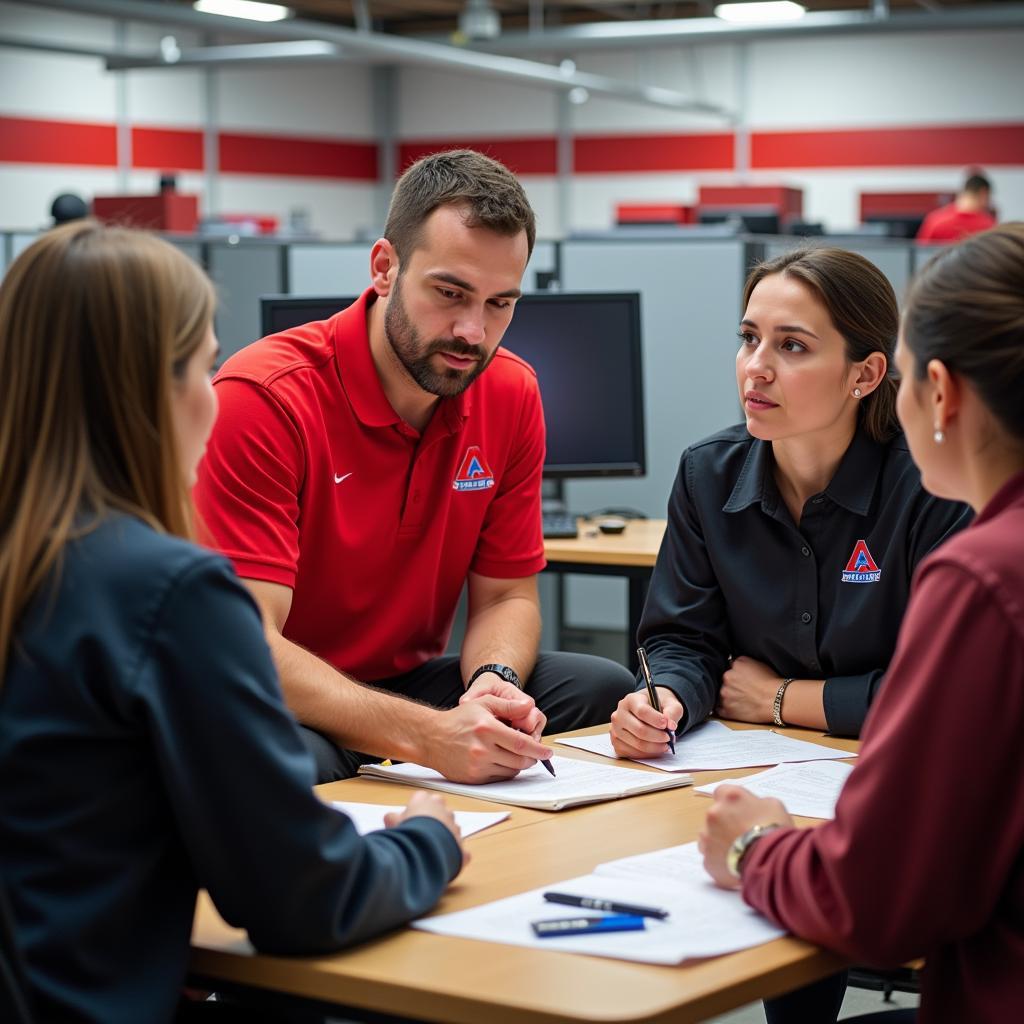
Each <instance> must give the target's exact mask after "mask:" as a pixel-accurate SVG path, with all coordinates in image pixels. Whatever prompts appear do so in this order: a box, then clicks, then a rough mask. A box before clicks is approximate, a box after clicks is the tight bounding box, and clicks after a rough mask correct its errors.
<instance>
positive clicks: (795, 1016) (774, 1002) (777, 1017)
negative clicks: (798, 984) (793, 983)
mask: <svg viewBox="0 0 1024 1024" xmlns="http://www.w3.org/2000/svg"><path fill="white" fill-rule="evenodd" d="M845 995H846V971H840V972H839V973H838V974H832V975H829V977H827V978H822V979H821V980H820V981H815V982H812V983H811V984H810V985H804V987H803V988H798V989H794V990H793V991H792V992H787V993H786V994H785V995H782V996H777V997H776V998H775V999H766V1000H765V1001H764V1015H765V1019H766V1020H767V1021H768V1024H835V1021H836V1020H837V1019H838V1017H839V1011H840V1009H842V1006H843V996H845Z"/></svg>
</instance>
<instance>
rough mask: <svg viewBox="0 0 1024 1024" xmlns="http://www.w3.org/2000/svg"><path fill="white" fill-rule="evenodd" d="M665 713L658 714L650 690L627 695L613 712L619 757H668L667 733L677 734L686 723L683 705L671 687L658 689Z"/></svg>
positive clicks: (613, 738) (614, 745) (659, 712)
mask: <svg viewBox="0 0 1024 1024" xmlns="http://www.w3.org/2000/svg"><path fill="white" fill-rule="evenodd" d="M654 690H655V692H656V693H657V694H658V702H659V703H660V704H661V711H655V710H654V708H652V707H651V702H650V701H649V700H648V699H647V691H646V690H637V691H636V692H635V693H630V694H627V695H626V696H625V697H623V698H622V700H620V701H619V706H618V707H617V708H616V709H615V710H614V711H613V712H612V746H613V747H614V748H615V753H616V754H618V755H619V757H633V758H649V757H661V756H662V755H663V754H667V753H668V736H667V735H666V733H665V730H666V729H671V730H672V732H675V731H676V729H678V728H679V723H680V722H681V721H682V720H683V715H684V713H685V712H684V711H683V705H682V704H680V703H679V698H678V697H677V696H676V695H675V694H674V693H673V692H672V691H671V690H670V689H668V688H667V687H665V686H656V687H655V688H654Z"/></svg>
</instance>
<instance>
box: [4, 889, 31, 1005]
mask: <svg viewBox="0 0 1024 1024" xmlns="http://www.w3.org/2000/svg"><path fill="white" fill-rule="evenodd" d="M0 1020H3V1021H9V1022H10V1024H32V1013H31V1011H30V1009H29V998H28V983H27V981H26V980H25V968H24V965H23V963H22V960H21V954H20V953H19V951H18V947H17V946H16V945H15V943H14V915H13V914H12V913H11V908H10V905H9V904H8V902H7V891H6V890H5V889H4V885H3V880H2V879H0Z"/></svg>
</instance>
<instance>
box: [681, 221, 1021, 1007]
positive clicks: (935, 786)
mask: <svg viewBox="0 0 1024 1024" xmlns="http://www.w3.org/2000/svg"><path fill="white" fill-rule="evenodd" d="M896 363H897V366H898V368H899V369H900V371H901V373H902V377H903V380H902V383H901V385H900V394H899V399H898V402H897V409H898V412H899V416H900V420H901V421H902V424H903V427H904V430H905V432H906V436H907V440H908V442H909V444H910V449H911V452H912V454H913V456H914V460H915V461H916V462H917V464H918V466H919V467H920V469H921V473H922V480H923V483H924V485H925V486H926V487H927V488H928V489H929V490H930V491H931V492H933V493H934V494H937V495H940V496H942V497H945V498H955V499H958V500H962V501H966V502H969V503H970V504H971V505H972V506H973V508H974V509H975V510H976V511H977V513H978V516H977V518H976V519H975V521H974V523H973V525H971V526H970V527H969V528H968V529H967V530H965V531H964V532H962V533H960V534H958V535H957V536H955V537H953V538H952V539H951V540H949V541H947V542H946V543H945V544H944V545H943V546H942V547H940V548H939V549H938V550H937V551H936V552H935V553H934V554H932V555H931V556H929V558H927V559H926V560H925V561H924V562H923V563H922V564H921V566H920V568H919V569H918V572H917V575H916V578H915V581H914V588H913V593H912V596H911V600H910V604H909V606H908V608H907V613H906V617H905V618H904V621H903V627H902V629H901V632H900V638H899V642H898V644H897V648H896V653H895V654H894V655H893V660H892V663H891V665H890V668H889V674H888V683H887V685H886V686H885V687H884V688H883V690H882V692H881V695H880V696H879V698H878V700H877V701H876V702H875V704H874V706H873V707H872V709H871V712H870V714H869V716H868V719H867V723H866V725H865V729H864V733H863V737H864V743H863V747H862V750H861V756H860V757H859V758H858V763H857V767H856V769H855V771H854V772H853V774H852V775H851V777H850V779H849V781H848V782H847V784H846V786H845V788H844V790H843V793H842V796H841V798H840V800H839V804H838V806H837V808H836V816H835V820H833V821H831V822H828V823H826V824H824V825H822V826H820V827H819V828H815V829H808V830H795V829H794V828H793V827H792V824H793V823H792V820H791V819H790V817H789V815H788V814H787V813H786V811H785V809H784V807H783V806H782V804H781V803H779V802H778V801H776V800H762V799H757V798H755V797H754V796H752V795H751V794H750V793H749V792H747V791H746V790H745V789H742V788H740V787H737V786H721V787H720V788H719V789H718V790H717V791H716V793H715V800H714V804H713V805H712V807H711V810H710V811H709V812H708V817H707V823H706V827H705V831H704V833H703V834H702V836H701V849H702V851H703V853H704V862H705V865H706V867H707V870H708V871H709V873H710V874H711V875H712V877H713V878H714V879H715V881H716V882H717V883H718V884H719V885H722V886H725V887H729V888H741V889H742V893H743V898H744V899H745V900H746V901H747V903H749V904H750V905H751V906H752V907H754V908H756V909H757V910H760V911H761V912H762V913H764V914H766V915H767V916H768V917H770V918H772V919H773V920H774V921H777V922H778V923H779V924H781V925H783V926H784V927H786V928H788V929H790V931H792V932H793V933H794V934H796V935H799V936H801V937H803V938H806V939H809V940H811V941H813V942H817V943H820V944H821V945H823V946H827V947H829V948H830V949H833V950H836V951H837V952H839V953H841V954H843V955H845V956H848V957H849V958H850V959H852V960H858V961H861V962H867V963H871V964H878V965H885V966H892V965H895V964H900V963H903V962H906V961H907V960H910V959H912V958H914V957H918V956H924V957H925V960H926V965H925V969H924V975H923V987H922V999H921V1007H920V1011H919V1016H918V1018H917V1019H918V1020H919V1021H920V1022H921V1024H929V1022H936V1021H957V1022H966V1021H970V1022H971V1024H988V1022H993V1024H994V1022H997V1021H998V1022H1000V1024H1003V1022H1006V1021H1010V1020H1020V1019H1024V1016H1022V1015H1024V741H1022V735H1024V400H1022V398H1021V395H1022V392H1024V224H1007V225H1004V226H1002V227H1000V228H996V229H994V230H992V231H989V232H986V233H984V234H981V235H976V236H974V237H973V238H970V239H968V240H966V241H964V242H962V243H961V244H960V245H958V246H956V247H955V248H953V249H950V250H947V251H946V252H943V253H941V254H940V255H939V256H937V257H936V258H935V259H934V260H933V261H932V262H931V263H929V264H928V265H927V267H926V268H925V269H924V271H923V272H922V273H921V275H920V277H919V278H918V280H917V282H916V283H915V285H914V287H913V289H912V291H911V293H910V296H909V298H908V301H907V308H906V311H905V313H904V318H903V325H902V334H901V339H900V344H899V346H898V348H897V352H896ZM878 1016H879V1019H882V1018H883V1017H884V1019H885V1020H886V1021H895V1020H897V1019H904V1017H905V1018H906V1019H914V1018H913V1013H912V1011H910V1012H908V1011H896V1012H894V1013H891V1014H885V1015H878Z"/></svg>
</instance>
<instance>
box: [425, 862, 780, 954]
mask: <svg viewBox="0 0 1024 1024" xmlns="http://www.w3.org/2000/svg"><path fill="white" fill-rule="evenodd" d="M551 890H555V891H557V892H563V893H569V894H572V895H577V896H590V897H596V898H598V899H605V900H614V901H617V902H622V903H634V904H639V905H642V906H650V907H661V908H664V909H665V910H667V911H668V912H669V916H668V917H667V918H666V919H665V920H664V921H659V920H657V919H656V918H645V922H644V923H645V927H644V929H643V930H642V931H629V932H610V933H603V934H602V933H594V934H589V935H566V936H558V937H556V938H544V939H538V938H537V937H536V936H535V935H534V934H533V931H532V929H531V928H530V923H531V922H532V921H542V920H545V919H552V918H559V917H567V916H574V915H573V914H572V912H571V911H572V908H570V907H565V906H559V905H557V904H554V903H548V902H547V901H546V900H545V899H544V893H545V892H548V891H551ZM579 913H581V914H582V915H585V916H591V915H592V914H593V911H581V912H579ZM413 927H414V928H419V929H422V930H423V931H428V932H434V933H436V934H438V935H452V936H455V937H457V938H463V939H477V940H479V941H481V942H502V943H507V944H509V945H513V946H532V947H534V948H535V949H546V950H558V951H560V952H563V953H589V954H591V955H593V956H607V957H614V958H616V959H619V960H635V961H639V962H641V963H650V964H678V963H682V961H683V960H687V959H689V958H691V957H701V956H717V955H719V954H722V953H732V952H734V951H736V950H738V949H747V948H748V947H750V946H757V945H760V944H761V943H762V942H769V941H770V940H772V939H777V938H778V937H779V936H781V935H784V934H785V932H784V931H783V930H782V929H781V928H778V927H776V926H775V925H773V924H772V923H771V922H770V921H768V920H767V919H766V918H764V917H762V916H761V915H760V914H758V913H757V912H756V911H754V910H752V909H751V908H750V907H748V906H747V905H746V904H745V903H744V902H743V899H742V897H741V896H740V894H739V893H738V892H734V891H726V890H725V889H719V888H718V887H717V886H716V885H715V884H714V882H712V881H711V879H710V878H709V877H708V875H707V873H706V872H705V871H704V866H703V862H702V859H701V856H700V854H699V853H698V851H697V844H696V843H687V844H686V845H684V846H674V847H670V848H668V849H666V850H658V851H656V852H654V853H646V854H641V855H640V856H637V857H626V858H624V859H622V860H614V861H609V862H608V863H606V864H601V865H600V866H599V867H597V868H596V869H595V871H594V873H593V874H592V875H584V876H582V877H580V878H573V879H570V880H569V881H567V882H558V883H557V884H554V885H549V886H545V887H544V888H543V889H534V890H533V891H532V892H526V893H522V894H521V895H519V896H510V897H508V898H507V899H503V900H497V901H495V902H494V903H487V904H484V905H483V906H481V907H474V908H473V909H471V910H461V911H458V912H456V913H454V914H442V915H439V916H437V917H428V918H423V919H421V920H419V921H415V922H414V923H413Z"/></svg>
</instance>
